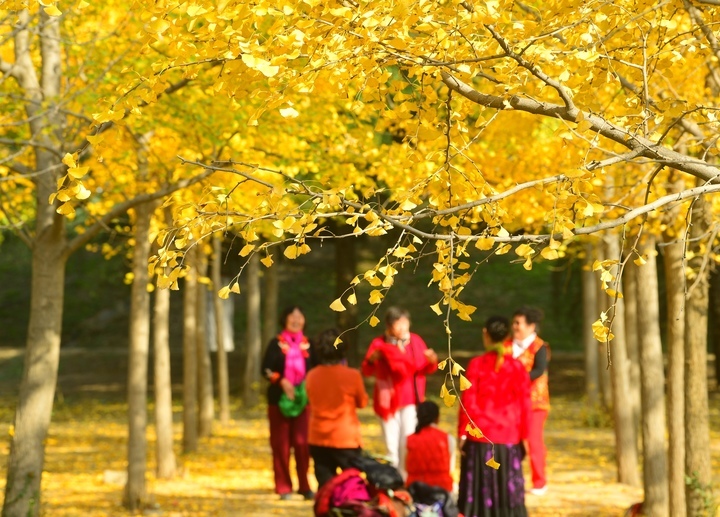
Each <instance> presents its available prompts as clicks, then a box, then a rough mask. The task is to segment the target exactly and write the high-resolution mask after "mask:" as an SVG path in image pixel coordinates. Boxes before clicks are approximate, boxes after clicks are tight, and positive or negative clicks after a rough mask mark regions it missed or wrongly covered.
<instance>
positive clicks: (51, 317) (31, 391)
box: [2, 196, 65, 517]
mask: <svg viewBox="0 0 720 517" xmlns="http://www.w3.org/2000/svg"><path fill="white" fill-rule="evenodd" d="M38 197H40V196H38ZM46 205H47V198H45V199H44V200H43V201H42V202H41V201H40V199H38V209H40V207H43V208H44V207H45V206H46ZM51 209H52V207H51ZM63 240H64V229H63V223H62V221H60V220H59V217H58V221H57V223H54V224H50V225H49V226H46V227H44V228H39V234H38V236H37V238H36V239H35V247H34V248H33V252H32V268H33V269H32V281H31V298H30V321H29V323H28V335H27V347H26V350H25V359H24V366H23V376H22V381H21V382H20V394H19V399H18V404H17V408H16V409H15V421H14V423H13V424H14V428H13V429H14V433H13V436H12V438H11V440H10V456H9V457H8V460H7V484H6V485H5V500H4V503H3V510H2V515H3V517H26V516H28V515H29V516H32V517H34V516H37V515H39V513H40V479H41V476H42V471H43V464H44V461H45V446H44V443H45V438H46V437H47V432H48V428H49V427H50V417H51V414H52V407H53V399H54V397H55V386H56V384H57V374H58V366H59V362H60V333H61V331H62V314H63V298H64V297H63V293H64V287H65V259H64V257H63V254H62V249H63Z"/></svg>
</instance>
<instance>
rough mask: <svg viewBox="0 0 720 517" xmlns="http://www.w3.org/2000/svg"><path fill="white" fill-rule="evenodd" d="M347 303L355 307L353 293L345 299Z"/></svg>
mask: <svg viewBox="0 0 720 517" xmlns="http://www.w3.org/2000/svg"><path fill="white" fill-rule="evenodd" d="M347 301H348V303H349V304H350V305H357V296H355V293H350V294H349V295H348V297H347Z"/></svg>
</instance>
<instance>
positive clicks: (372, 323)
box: [369, 316, 380, 327]
mask: <svg viewBox="0 0 720 517" xmlns="http://www.w3.org/2000/svg"><path fill="white" fill-rule="evenodd" d="M369 323H370V326H371V327H377V324H378V323H380V320H379V319H378V318H377V317H376V316H372V317H371V318H370V321H369Z"/></svg>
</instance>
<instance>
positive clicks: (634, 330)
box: [623, 262, 642, 437]
mask: <svg viewBox="0 0 720 517" xmlns="http://www.w3.org/2000/svg"><path fill="white" fill-rule="evenodd" d="M623 284H624V286H625V287H624V288H623V294H624V295H625V342H626V343H627V354H628V363H629V372H628V377H629V381H630V387H629V390H630V391H629V392H630V397H629V400H630V405H631V407H632V414H633V425H634V426H635V436H636V437H637V436H639V435H640V414H641V411H642V409H641V402H640V350H639V347H638V326H637V266H636V265H635V264H634V263H633V262H629V263H627V264H626V265H625V270H624V272H623Z"/></svg>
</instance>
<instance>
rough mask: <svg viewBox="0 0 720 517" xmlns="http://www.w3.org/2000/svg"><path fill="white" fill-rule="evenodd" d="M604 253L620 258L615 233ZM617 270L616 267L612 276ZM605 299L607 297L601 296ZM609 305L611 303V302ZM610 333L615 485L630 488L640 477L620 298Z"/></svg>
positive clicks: (617, 287) (609, 236) (616, 285)
mask: <svg viewBox="0 0 720 517" xmlns="http://www.w3.org/2000/svg"><path fill="white" fill-rule="evenodd" d="M603 240H604V244H605V249H606V251H607V255H608V256H609V257H619V256H620V243H619V241H618V236H617V235H616V234H614V233H609V234H607V235H606V236H605V237H604V238H603ZM618 270H619V267H615V273H616V276H617V272H618ZM621 282H622V279H621V278H619V277H617V278H616V280H615V282H613V284H612V287H613V288H614V289H615V290H616V291H617V292H623V289H622V283H621ZM604 294H605V296H607V293H604ZM610 302H611V303H612V302H613V300H612V299H610ZM611 316H614V319H613V323H612V333H613V334H615V338H614V339H613V340H612V341H610V351H611V357H612V366H611V368H610V375H611V377H612V393H613V397H614V399H613V417H614V420H615V451H616V462H617V469H618V481H620V483H625V484H627V485H631V486H640V474H639V473H638V457H637V435H636V434H635V423H634V422H633V415H632V406H631V405H630V404H628V401H627V394H628V393H629V389H630V388H629V380H628V377H629V372H630V368H629V364H628V358H627V348H626V344H625V343H626V340H625V304H624V302H623V299H622V298H618V299H617V301H616V302H615V309H614V314H611Z"/></svg>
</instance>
